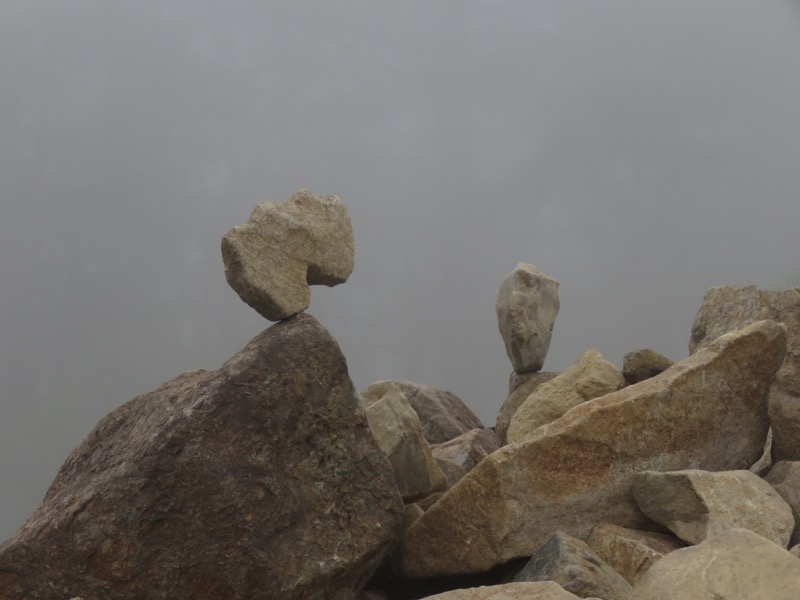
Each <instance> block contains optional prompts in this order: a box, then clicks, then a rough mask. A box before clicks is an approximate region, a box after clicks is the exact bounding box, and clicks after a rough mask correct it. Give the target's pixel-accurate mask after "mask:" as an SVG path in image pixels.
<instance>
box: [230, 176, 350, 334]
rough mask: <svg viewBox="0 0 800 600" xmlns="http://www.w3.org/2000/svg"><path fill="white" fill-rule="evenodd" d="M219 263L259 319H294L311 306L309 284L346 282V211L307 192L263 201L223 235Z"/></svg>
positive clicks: (336, 201) (332, 198) (328, 198)
mask: <svg viewBox="0 0 800 600" xmlns="http://www.w3.org/2000/svg"><path fill="white" fill-rule="evenodd" d="M222 261H223V262H224V264H225V277H226V278H227V280H228V284H229V285H230V286H231V287H232V288H233V289H234V290H235V291H236V293H237V294H239V297H240V298H241V299H242V300H244V301H245V302H246V303H247V304H249V305H250V306H252V307H253V308H254V309H255V310H256V311H257V312H258V313H259V314H260V315H261V316H262V317H264V318H265V319H269V320H270V321H279V320H281V319H285V318H287V317H290V316H292V315H295V314H297V313H299V312H302V311H304V310H305V309H307V308H308V306H309V303H310V301H311V293H310V290H309V289H308V286H309V285H327V286H329V287H330V286H334V285H337V284H339V283H344V282H345V281H347V278H348V277H349V276H350V273H351V272H352V271H353V265H354V244H353V227H352V225H351V224H350V216H349V215H348V214H347V208H345V205H344V204H342V202H341V201H340V200H339V199H338V198H337V197H336V196H319V197H317V196H314V194H312V193H311V192H309V191H307V190H300V191H299V192H295V193H294V195H292V197H291V198H289V199H288V200H287V201H286V202H284V203H283V204H275V203H274V202H261V203H259V204H257V205H256V207H255V209H254V210H253V213H252V214H251V215H250V218H249V219H248V221H247V223H245V224H244V225H237V226H236V227H234V228H233V229H231V230H229V231H228V232H227V233H226V234H225V235H224V236H223V237H222Z"/></svg>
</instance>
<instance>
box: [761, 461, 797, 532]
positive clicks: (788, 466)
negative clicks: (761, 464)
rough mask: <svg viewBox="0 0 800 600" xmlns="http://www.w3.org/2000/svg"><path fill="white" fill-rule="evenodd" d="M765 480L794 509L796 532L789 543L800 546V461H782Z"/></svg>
mask: <svg viewBox="0 0 800 600" xmlns="http://www.w3.org/2000/svg"><path fill="white" fill-rule="evenodd" d="M764 479H765V481H766V482H767V483H769V484H770V485H771V486H772V487H773V489H774V490H775V491H776V492H778V494H780V496H781V498H783V500H784V501H785V502H786V504H788V505H789V506H790V507H791V508H792V515H793V516H794V532H793V533H792V539H791V541H790V542H789V543H790V544H792V545H794V544H800V461H781V462H779V463H777V464H776V465H775V466H773V467H772V469H771V470H770V472H769V473H767V475H766V477H764Z"/></svg>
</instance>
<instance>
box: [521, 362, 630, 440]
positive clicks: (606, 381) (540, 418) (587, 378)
mask: <svg viewBox="0 0 800 600" xmlns="http://www.w3.org/2000/svg"><path fill="white" fill-rule="evenodd" d="M624 385H625V378H624V377H623V376H622V373H620V372H619V370H618V369H617V368H616V367H615V366H614V365H612V364H611V363H610V362H608V361H607V360H606V359H604V358H603V355H602V354H600V353H599V352H598V351H597V350H588V351H587V352H584V353H583V355H581V357H580V358H579V359H578V361H577V362H576V363H575V364H574V365H572V366H571V367H570V368H569V369H567V370H566V371H564V372H563V373H561V375H559V376H558V377H555V378H554V379H551V380H550V381H548V382H547V383H544V384H542V385H540V386H539V387H537V388H536V391H535V392H533V393H532V394H531V395H530V396H528V397H527V398H526V399H525V401H524V402H523V403H522V405H521V406H520V407H519V408H518V409H517V412H516V413H514V416H513V417H512V418H511V423H510V424H509V426H508V432H507V433H506V438H507V439H508V442H509V443H511V444H513V443H516V442H520V441H522V440H524V439H525V438H526V437H528V436H529V435H530V434H531V433H533V432H534V431H535V430H536V428H538V427H541V426H542V425H546V424H547V423H551V422H553V421H555V420H556V419H558V418H559V417H560V416H561V415H563V414H564V413H565V412H567V411H568V410H569V409H571V408H573V407H575V406H578V404H581V403H582V402H586V401H587V400H594V399H595V398H599V397H600V396H605V395H606V394H610V393H611V392H615V391H617V390H618V389H620V388H621V387H623V386H624Z"/></svg>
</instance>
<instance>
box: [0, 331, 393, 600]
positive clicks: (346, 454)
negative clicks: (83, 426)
mask: <svg viewBox="0 0 800 600" xmlns="http://www.w3.org/2000/svg"><path fill="white" fill-rule="evenodd" d="M402 517H403V504H402V500H401V498H400V494H399V493H398V491H397V486H396V484H395V481H394V477H393V475H392V469H391V466H390V465H389V461H388V460H387V459H386V456H385V455H384V454H383V452H381V450H380V448H379V447H378V445H377V444H376V442H375V439H374V438H373V436H372V433H371V432H370V429H369V426H368V425H367V420H366V417H365V415H364V413H363V411H362V409H361V407H360V404H359V399H358V396H357V395H356V393H355V390H354V389H353V384H352V382H351V381H350V378H349V376H348V373H347V364H346V362H345V359H344V356H342V353H341V351H340V350H339V346H338V344H337V343H336V341H335V340H334V339H333V338H332V337H331V336H330V334H329V333H328V332H327V331H326V330H325V329H324V328H323V327H322V326H321V325H320V324H319V323H318V322H317V321H316V320H315V319H314V318H313V317H311V316H309V315H298V316H297V317H294V318H292V319H289V320H286V321H284V322H281V323H278V324H277V325H274V326H273V327H271V328H270V329H268V330H266V331H264V332H263V333H261V334H260V335H258V336H257V337H255V338H254V339H253V340H252V341H251V342H250V343H249V344H248V345H247V346H246V347H245V348H244V349H243V350H242V351H241V352H239V353H238V354H236V355H235V356H233V357H232V358H231V359H230V360H228V361H227V362H226V363H225V364H224V365H223V366H222V367H221V368H220V369H219V370H217V371H213V372H206V371H197V372H192V373H187V374H184V375H182V376H180V377H178V378H176V379H174V380H172V381H170V382H168V383H166V384H164V385H162V386H161V387H159V388H157V389H156V390H154V391H152V392H150V393H148V394H144V395H142V396H139V397H137V398H134V399H133V400H131V401H129V402H128V403H126V404H124V405H123V406H121V407H120V408H118V409H116V410H115V411H113V412H111V413H110V414H109V415H108V416H106V417H105V418H103V419H102V420H101V421H100V423H99V424H98V425H97V427H96V428H95V429H94V431H92V432H91V433H90V434H89V436H88V437H87V438H86V439H85V440H84V441H83V442H82V443H81V444H80V445H79V446H78V447H77V448H76V449H75V450H74V451H73V452H72V454H71V455H70V456H69V458H68V459H67V461H66V462H65V463H64V465H63V466H62V467H61V470H60V471H59V473H58V475H57V476H56V478H55V481H54V482H53V484H52V485H51V487H50V489H49V490H48V492H47V495H46V497H45V499H44V501H43V502H42V504H41V505H40V506H39V508H38V509H37V510H36V512H34V514H33V515H32V516H31V517H30V518H29V519H28V520H27V521H26V523H25V524H24V525H23V526H22V528H21V529H20V530H19V531H18V532H17V533H16V535H14V536H13V537H11V538H9V539H8V540H6V541H5V542H4V543H3V544H2V545H0V599H2V600H23V599H25V600H28V599H32V598H42V599H45V598H73V597H76V596H79V597H82V598H86V599H93V598H98V599H99V598H103V599H105V600H141V599H142V598H147V599H148V600H166V599H170V600H182V599H186V600H189V599H191V600H197V599H201V600H202V599H211V598H251V599H254V600H255V599H263V600H267V599H273V598H287V599H291V598H298V599H299V598H334V597H335V598H337V599H340V598H341V599H352V598H355V597H356V596H357V595H358V592H359V590H360V589H361V587H363V584H364V583H365V582H366V580H367V579H368V578H369V577H370V576H371V574H372V573H373V572H374V570H375V569H376V568H377V567H378V565H379V564H380V562H381V560H382V557H383V556H384V555H385V554H386V552H388V551H389V549H390V547H391V545H392V544H393V542H394V540H395V538H396V536H397V535H398V530H399V527H400V525H401V521H402Z"/></svg>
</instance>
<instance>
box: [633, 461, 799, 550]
mask: <svg viewBox="0 0 800 600" xmlns="http://www.w3.org/2000/svg"><path fill="white" fill-rule="evenodd" d="M633 496H634V498H636V503H637V504H638V505H639V508H640V509H641V510H642V512H644V514H646V515H647V516H648V517H650V518H651V519H653V520H654V521H656V522H657V523H661V524H662V525H664V526H665V527H667V528H669V530H670V531H672V533H674V534H675V535H677V536H678V537H679V538H681V539H682V540H684V541H686V542H688V543H690V544H698V543H700V542H702V541H703V540H704V539H706V538H707V537H708V536H710V535H713V534H715V533H720V532H722V531H726V530H728V529H748V530H750V531H752V532H754V533H757V534H758V535H760V536H762V537H764V538H766V539H768V540H770V541H772V542H774V543H776V544H778V545H779V546H782V547H783V548H786V547H787V546H788V545H789V539H790V538H791V535H792V530H793V529H794V517H793V516H792V509H791V507H790V506H789V505H788V504H787V503H786V502H785V501H784V500H783V498H781V497H780V495H779V494H778V492H776V491H775V490H774V489H773V488H772V486H771V485H770V484H768V483H767V482H766V481H764V480H763V479H761V478H760V477H759V476H758V475H756V474H754V473H751V472H750V471H743V470H739V471H724V472H717V473H711V472H709V471H701V470H698V469H686V470H683V471H670V472H663V473H660V472H657V471H643V472H641V473H637V474H636V476H635V477H634V478H633Z"/></svg>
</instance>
